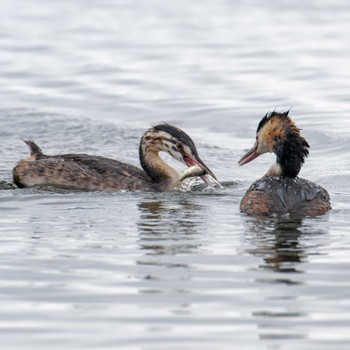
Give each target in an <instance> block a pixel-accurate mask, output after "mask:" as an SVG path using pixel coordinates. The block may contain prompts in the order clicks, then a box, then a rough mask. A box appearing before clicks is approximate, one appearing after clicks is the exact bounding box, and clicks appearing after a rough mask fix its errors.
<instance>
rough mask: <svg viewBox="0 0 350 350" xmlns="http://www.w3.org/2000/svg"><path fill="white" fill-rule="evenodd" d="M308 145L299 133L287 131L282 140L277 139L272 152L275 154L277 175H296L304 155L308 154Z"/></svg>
mask: <svg viewBox="0 0 350 350" xmlns="http://www.w3.org/2000/svg"><path fill="white" fill-rule="evenodd" d="M308 147H309V145H308V143H307V142H306V141H305V139H304V138H303V137H301V136H300V135H299V134H295V133H293V132H289V133H287V134H286V137H285V138H284V140H283V141H282V140H280V139H279V140H277V141H276V145H275V149H274V152H275V154H276V157H277V158H276V166H275V169H276V171H277V172H279V174H278V175H280V176H285V177H296V176H298V174H299V172H300V169H301V167H302V165H303V163H304V159H305V157H307V156H308V154H309V151H308V149H307V148H308Z"/></svg>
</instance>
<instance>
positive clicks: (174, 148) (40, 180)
mask: <svg viewBox="0 0 350 350" xmlns="http://www.w3.org/2000/svg"><path fill="white" fill-rule="evenodd" d="M25 142H26V143H27V145H28V147H29V149H30V156H29V158H28V159H27V160H21V161H20V162H19V163H18V164H17V165H16V166H15V168H14V169H13V179H14V182H15V184H16V185H17V186H18V187H31V186H52V187H57V188H64V189H73V190H87V191H118V190H131V191H136V190H142V191H167V190H171V189H172V188H174V187H175V186H176V185H178V181H179V180H181V181H182V180H183V179H184V178H186V177H190V176H193V175H192V173H193V172H192V173H191V172H187V173H186V174H185V175H184V176H182V177H180V174H179V173H178V172H177V171H176V170H175V169H173V168H172V167H171V166H170V165H168V164H167V163H166V162H165V161H164V160H163V159H162V158H161V157H160V156H159V153H160V152H162V151H163V152H167V153H168V154H170V155H171V156H172V157H173V158H175V159H176V160H178V161H179V162H181V163H184V164H186V165H187V166H188V167H193V166H198V167H200V168H201V169H202V170H203V174H204V175H201V178H202V180H203V181H204V182H206V183H207V184H210V177H212V178H214V179H216V177H215V175H214V174H213V173H212V172H211V170H210V169H209V168H208V167H207V166H206V165H205V164H204V163H203V161H202V160H201V159H200V157H199V155H198V152H197V149H196V146H195V144H194V142H193V140H192V139H191V138H190V137H189V136H188V135H187V134H186V133H185V132H184V131H182V130H181V129H179V128H176V127H175V126H172V125H169V124H160V125H157V126H154V127H152V128H150V129H149V130H147V131H146V132H145V133H144V135H143V136H142V138H141V141H140V147H139V157H140V163H141V166H142V168H143V170H141V169H139V168H137V167H135V166H133V165H130V164H126V163H122V162H120V161H117V160H114V159H109V158H105V157H100V156H93V155H87V154H64V155H54V156H49V155H45V154H43V153H42V151H41V149H40V148H39V146H38V145H36V144H35V143H34V142H33V141H25ZM194 173H199V172H198V171H196V172H194Z"/></svg>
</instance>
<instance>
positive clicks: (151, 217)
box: [137, 195, 203, 266]
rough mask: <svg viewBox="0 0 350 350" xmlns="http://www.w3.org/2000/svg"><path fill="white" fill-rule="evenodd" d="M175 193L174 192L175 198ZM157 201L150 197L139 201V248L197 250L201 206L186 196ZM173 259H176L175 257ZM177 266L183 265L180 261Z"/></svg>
mask: <svg viewBox="0 0 350 350" xmlns="http://www.w3.org/2000/svg"><path fill="white" fill-rule="evenodd" d="M176 196H177V195H175V197H176ZM175 197H172V199H170V200H169V199H166V200H159V199H156V198H155V197H154V198H151V199H150V200H147V201H142V202H141V203H139V210H140V219H139V221H138V223H137V226H138V229H139V233H140V248H141V249H142V250H145V251H146V255H169V256H173V255H176V254H190V253H193V252H195V251H196V249H197V248H198V243H197V240H196V237H194V236H195V235H197V233H198V225H199V222H200V221H203V220H199V218H198V216H199V213H200V212H201V206H200V205H198V204H197V203H194V202H193V201H191V200H190V199H188V198H183V197H179V198H175ZM174 260H175V259H174ZM176 266H184V264H182V263H181V262H179V263H176Z"/></svg>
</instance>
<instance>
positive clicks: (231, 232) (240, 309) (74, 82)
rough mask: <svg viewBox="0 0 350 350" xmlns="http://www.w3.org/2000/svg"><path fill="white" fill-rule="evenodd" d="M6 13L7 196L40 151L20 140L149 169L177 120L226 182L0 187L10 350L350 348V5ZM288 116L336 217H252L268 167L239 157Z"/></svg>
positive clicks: (114, 6) (2, 310) (2, 40)
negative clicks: (151, 188) (163, 186)
mask: <svg viewBox="0 0 350 350" xmlns="http://www.w3.org/2000/svg"><path fill="white" fill-rule="evenodd" d="M0 8H1V11H0V106H1V110H0V122H1V129H0V136H1V143H2V147H1V150H0V154H1V159H2V162H1V167H0V180H6V181H11V169H12V168H13V166H14V165H15V164H16V162H17V161H18V160H19V159H21V158H23V157H25V156H26V154H27V150H26V147H25V145H24V144H23V142H22V141H21V140H20V139H21V138H24V139H27V138H31V139H34V140H35V141H37V142H38V143H39V145H40V146H41V147H42V148H43V150H44V151H46V152H47V153H60V152H85V153H91V154H100V155H105V156H109V157H114V158H117V159H120V160H123V161H126V162H130V163H132V164H135V165H137V164H138V153H137V151H138V142H139V139H140V136H141V135H142V132H143V131H145V130H146V129H147V128H148V127H149V126H151V125H152V124H154V123H159V122H162V121H166V122H169V123H173V124H175V125H178V126H180V127H181V128H183V129H184V130H186V131H187V132H188V133H189V134H190V135H191V136H192V137H193V139H194V140H195V142H196V144H197V148H198V151H199V153H200V155H201V157H202V158H203V160H204V161H205V162H206V163H207V165H208V166H209V167H210V168H211V169H212V170H213V171H214V172H215V174H216V175H217V177H218V178H219V179H220V180H221V181H223V182H225V183H226V184H228V188H227V189H226V190H216V191H205V192H195V193H162V194H152V193H80V192H79V193H69V192H59V191H58V192H54V191H51V192H50V191H43V190H37V189H36V190H33V189H24V190H23V189H16V190H2V191H0V212H1V217H0V223H1V225H0V240H1V244H0V298H1V299H0V300H1V303H0V341H1V344H2V347H3V348H4V349H24V348H26V349H29V348H30V349H47V348H49V349H62V348H66V349H87V348H94V349H115V348H135V349H155V348H159V349H195V348H196V349H214V348H215V349H224V348H227V349H233V348H237V349H238V348H239V349H348V348H349V343H350V334H349V327H350V272H349V271H350V255H349V250H350V238H349V234H348V222H349V214H350V204H349V199H350V191H349V187H350V186H349V185H350V181H349V180H350V151H349V141H350V139H349V132H350V122H349V117H348V116H349V113H350V104H349V95H350V85H349V81H350V69H349V59H350V49H349V45H348V36H349V35H348V33H349V30H350V24H349V23H350V5H349V4H348V2H347V1H345V0H338V1H334V0H332V1H322V2H321V1H308V2H305V1H304V2H301V1H287V0H285V1H269V2H265V3H264V4H262V3H261V2H259V1H243V0H242V1H234V2H233V1H232V2H229V1H209V0H205V1H201V2H200V3H199V2H196V1H190V0H188V1H176V2H164V1H155V0H154V1H141V0H138V1H137V0H135V1H112V0H104V1H83V0H75V1H60V2H47V1H43V0H35V1H34V0H26V1H24V0H2V1H1V5H0ZM276 107H277V108H278V110H282V111H283V110H285V109H288V108H290V107H293V108H292V111H291V115H292V116H293V117H294V119H295V121H296V122H297V124H298V126H300V127H301V128H302V129H303V135H304V136H305V137H306V139H307V140H308V141H309V143H310V144H311V150H310V152H311V153H310V157H309V159H308V160H307V162H306V164H305V166H304V168H303V170H302V173H301V175H302V176H303V177H305V178H308V179H310V180H312V181H315V182H317V183H319V184H320V185H322V186H324V187H325V188H327V189H328V191H329V193H330V195H331V199H332V206H333V210H332V211H331V212H330V213H329V214H327V215H324V216H321V217H318V218H315V219H305V220H302V221H300V222H288V221H287V222H283V221H282V222H281V221H279V222H278V221H276V220H257V219H253V218H247V217H245V216H243V215H241V214H240V213H239V210H238V205H239V201H240V198H241V197H242V195H243V193H244V191H245V189H246V188H247V187H248V186H249V184H250V183H252V182H253V181H254V180H255V179H257V178H259V177H260V176H261V175H262V174H263V173H264V171H266V169H267V168H268V167H269V165H270V163H271V162H272V161H273V157H272V156H271V157H270V156H264V157H261V158H259V159H257V160H256V161H254V162H253V163H251V164H248V165H246V166H244V167H238V166H237V160H238V159H239V158H240V156H241V155H242V154H243V152H244V151H245V150H246V149H248V148H249V147H250V146H251V145H252V144H253V142H254V137H255V135H254V134H255V128H256V125H257V123H258V121H259V120H260V118H261V117H262V116H263V115H264V114H265V113H266V112H267V111H269V110H270V111H271V110H273V109H274V108H276ZM174 165H176V166H177V167H179V165H178V164H175V163H174ZM180 168H181V165H180Z"/></svg>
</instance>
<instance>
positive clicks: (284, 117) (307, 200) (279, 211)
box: [238, 111, 331, 216]
mask: <svg viewBox="0 0 350 350" xmlns="http://www.w3.org/2000/svg"><path fill="white" fill-rule="evenodd" d="M288 114H289V111H287V112H284V113H278V112H272V113H268V114H266V115H265V116H264V117H263V118H262V120H261V121H260V123H259V125H258V128H257V131H256V142H255V144H254V146H253V147H252V148H251V149H250V150H249V151H248V152H247V153H246V154H245V155H244V156H243V157H242V158H241V159H240V160H239V162H238V164H239V165H244V164H246V163H249V162H250V161H252V160H253V159H255V158H257V157H258V156H260V155H262V154H264V153H268V152H269V153H271V152H273V153H275V154H276V164H274V165H273V166H272V167H271V168H270V169H269V170H268V171H267V173H266V174H265V176H264V177H262V178H261V179H260V180H257V181H255V182H254V183H253V184H252V185H251V186H250V188H249V189H248V190H247V192H246V193H245V195H244V197H243V198H242V200H241V203H240V210H241V211H242V212H244V213H246V214H247V215H255V216H260V215H261V216H285V215H296V216H316V215H320V214H324V213H325V212H327V211H328V210H330V209H331V205H330V199H329V194H328V192H327V191H326V190H325V189H324V188H323V187H321V186H318V185H316V184H314V183H313V182H311V181H308V180H305V179H302V178H300V177H298V174H299V171H300V169H301V166H302V164H303V163H304V160H305V158H306V157H307V156H308V154H309V150H308V148H309V147H310V146H309V144H308V143H307V142H306V140H305V139H304V138H303V137H302V136H301V135H300V129H299V128H298V127H297V126H296V125H295V123H294V122H293V121H292V119H291V118H290V117H289V115H288Z"/></svg>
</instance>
